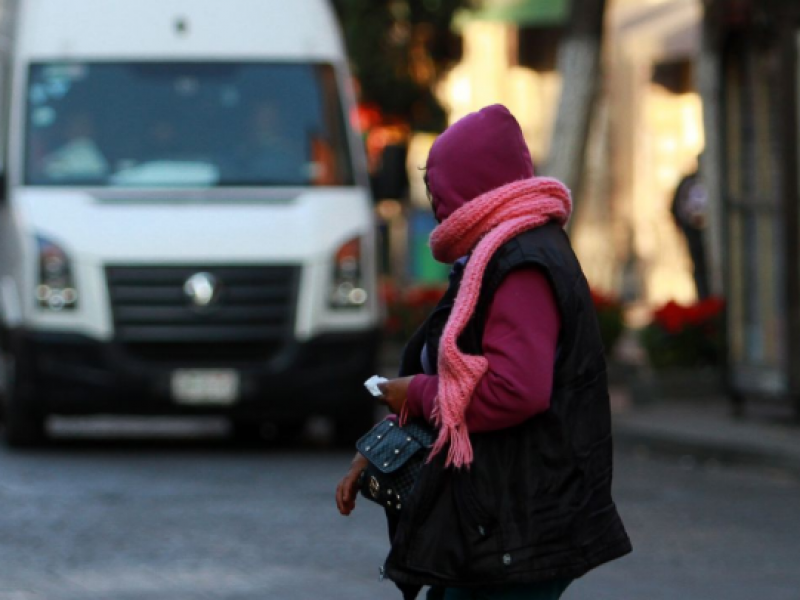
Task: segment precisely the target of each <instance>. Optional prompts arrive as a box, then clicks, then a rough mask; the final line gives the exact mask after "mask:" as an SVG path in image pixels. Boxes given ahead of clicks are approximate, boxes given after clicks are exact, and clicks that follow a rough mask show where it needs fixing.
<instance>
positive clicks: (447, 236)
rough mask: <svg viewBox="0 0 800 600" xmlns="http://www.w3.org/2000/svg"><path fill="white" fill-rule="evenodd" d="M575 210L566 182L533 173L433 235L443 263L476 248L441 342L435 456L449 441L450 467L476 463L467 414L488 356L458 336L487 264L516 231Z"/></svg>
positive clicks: (478, 201) (463, 210)
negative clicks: (463, 347) (474, 352)
mask: <svg viewBox="0 0 800 600" xmlns="http://www.w3.org/2000/svg"><path fill="white" fill-rule="evenodd" d="M571 212H572V199H571V197H570V193H569V190H568V189H567V188H566V186H564V184H562V183H561V182H560V181H558V180H556V179H552V178H549V177H532V178H530V179H524V180H522V181H515V182H513V183H509V184H507V185H504V186H502V187H499V188H497V189H494V190H492V191H490V192H487V193H485V194H483V195H481V196H478V197H477V198H475V199H474V200H471V201H470V202H467V203H466V204H464V205H463V206H461V207H460V208H458V209H457V210H456V211H455V212H453V214H451V215H450V216H449V217H448V218H447V219H446V220H445V221H444V222H443V223H442V224H440V225H439V226H438V227H437V228H436V229H434V230H433V233H432V234H431V239H430V243H431V249H432V250H433V256H434V257H435V258H436V259H437V260H439V261H441V262H447V263H451V262H454V261H455V260H457V259H458V258H460V257H462V256H465V255H467V254H468V253H469V252H470V251H472V254H471V256H470V259H469V261H468V262H467V266H466V269H465V270H464V275H463V278H462V280H461V286H460V287H459V290H458V295H457V296H456V300H455V304H454V306H453V310H452V312H451V313H450V317H449V319H448V320H447V324H446V325H445V328H444V333H443V334H442V338H441V340H440V342H439V364H438V367H439V388H438V394H437V397H436V405H435V408H434V411H433V415H434V419H435V422H436V424H437V425H438V426H439V437H438V439H437V440H436V443H435V444H434V446H433V449H432V452H431V456H434V455H435V454H437V453H438V452H440V451H441V450H442V449H443V448H444V447H445V446H446V445H447V444H448V442H449V444H450V449H449V451H448V453H447V462H446V464H447V465H448V466H449V465H451V464H452V465H455V466H456V467H463V466H465V465H467V466H468V465H469V464H471V463H472V444H471V443H470V440H469V432H468V431H467V426H466V423H465V421H464V414H465V412H466V410H467V407H468V406H469V403H470V400H471V399H472V394H473V392H474V390H475V387H476V386H477V385H478V382H479V381H480V379H481V377H483V375H484V374H485V373H486V371H487V369H488V363H487V360H486V359H485V358H484V357H483V356H471V355H468V354H464V353H463V352H461V351H460V350H459V349H458V345H457V344H456V340H457V339H458V337H459V335H460V334H461V332H462V331H464V327H466V325H467V323H468V322H469V319H470V317H471V316H472V313H473V312H474V311H475V306H476V304H477V302H478V296H479V294H480V288H481V282H482V281H483V273H484V270H485V269H486V265H487V264H488V263H489V260H490V259H491V257H492V255H493V254H494V253H495V251H496V250H497V249H498V248H499V247H500V246H502V245H503V244H504V243H506V242H507V241H509V240H510V239H512V238H513V237H515V236H516V235H518V234H520V233H522V232H523V231H527V230H529V229H533V228H535V227H538V226H540V225H543V224H545V223H547V222H548V221H550V220H551V219H554V220H556V221H558V222H559V223H560V224H561V225H562V226H563V225H564V224H565V223H566V222H567V220H568V219H569V216H570V213H571Z"/></svg>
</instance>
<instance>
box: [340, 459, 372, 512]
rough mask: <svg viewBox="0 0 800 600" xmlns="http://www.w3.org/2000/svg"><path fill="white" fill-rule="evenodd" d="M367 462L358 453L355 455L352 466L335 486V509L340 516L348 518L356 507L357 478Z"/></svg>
mask: <svg viewBox="0 0 800 600" xmlns="http://www.w3.org/2000/svg"><path fill="white" fill-rule="evenodd" d="M367 464H368V461H367V459H366V458H364V456H362V455H361V454H360V453H358V452H357V453H356V455H355V458H353V464H352V465H351V466H350V470H349V471H348V472H347V475H345V476H344V477H343V478H342V480H341V481H340V482H339V485H337V486H336V508H338V509H339V512H340V513H341V514H342V516H345V517H346V516H348V515H349V514H350V513H351V512H353V509H354V508H355V507H356V496H357V495H358V478H359V476H360V475H361V471H363V470H364V469H365V468H366V467H367Z"/></svg>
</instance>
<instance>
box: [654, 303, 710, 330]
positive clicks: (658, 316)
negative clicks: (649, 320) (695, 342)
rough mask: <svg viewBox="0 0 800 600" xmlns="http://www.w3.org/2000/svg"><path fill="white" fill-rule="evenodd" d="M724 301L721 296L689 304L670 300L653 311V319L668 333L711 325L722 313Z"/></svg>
mask: <svg viewBox="0 0 800 600" xmlns="http://www.w3.org/2000/svg"><path fill="white" fill-rule="evenodd" d="M724 306H725V301H724V300H723V299H722V298H716V297H712V298H707V299H705V300H702V301H700V302H697V303H695V304H692V305H690V306H683V305H681V304H678V303H677V302H675V301H673V300H670V301H669V302H667V303H666V304H665V305H664V306H662V307H661V308H660V309H658V310H657V311H655V312H654V313H653V321H654V322H655V323H657V324H658V325H659V326H660V327H661V328H662V329H664V330H665V331H667V332H668V333H678V332H680V331H682V330H683V329H685V328H686V327H702V326H707V325H713V323H714V320H715V319H716V318H717V317H719V316H720V315H721V314H722V309H723V308H724Z"/></svg>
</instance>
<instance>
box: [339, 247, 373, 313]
mask: <svg viewBox="0 0 800 600" xmlns="http://www.w3.org/2000/svg"><path fill="white" fill-rule="evenodd" d="M362 277H363V269H362V266H361V238H358V237H355V238H353V239H351V240H348V241H346V242H345V243H344V244H342V245H341V246H339V248H338V250H336V254H335V255H334V260H333V277H332V279H331V282H332V285H331V295H330V306H331V307H332V308H358V307H359V306H363V305H364V304H365V303H366V302H367V291H366V290H365V289H364V282H363V279H362Z"/></svg>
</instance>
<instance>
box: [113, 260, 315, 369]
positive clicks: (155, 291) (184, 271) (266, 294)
mask: <svg viewBox="0 0 800 600" xmlns="http://www.w3.org/2000/svg"><path fill="white" fill-rule="evenodd" d="M201 272H205V273H210V274H211V275H212V276H213V277H214V278H215V279H216V281H217V282H218V285H219V289H220V291H219V296H218V297H217V299H216V300H215V302H214V303H213V304H211V305H210V306H208V307H205V308H202V309H199V308H197V307H195V306H193V305H192V302H191V300H190V299H189V297H188V296H187V295H186V293H185V292H184V285H185V283H186V281H187V279H189V278H190V277H191V276H192V275H195V274H197V273H201ZM299 273H300V269H299V268H298V267H295V266H213V265H192V266H135V267H132V266H124V267H123V266H107V267H106V279H107V281H108V289H109V294H110V298H111V307H112V312H113V318H114V328H115V332H116V340H117V341H118V342H121V343H124V344H126V345H129V348H134V347H135V348H138V350H141V353H140V354H142V355H144V356H146V357H147V358H150V359H153V360H159V357H161V358H162V359H164V360H168V359H169V358H170V357H171V358H178V357H179V356H185V357H187V358H189V357H193V356H196V357H197V358H201V357H208V358H211V357H213V356H215V355H219V353H220V352H221V353H222V355H221V357H222V356H230V358H233V357H234V356H236V357H241V358H244V357H245V356H251V355H255V354H260V355H262V356H263V355H264V354H265V353H267V354H269V353H272V351H274V350H275V349H277V348H280V346H282V345H283V344H284V343H286V341H287V340H288V339H290V337H291V336H292V332H293V327H294V314H295V310H294V309H295V304H296V296H297V287H298V280H299Z"/></svg>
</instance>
